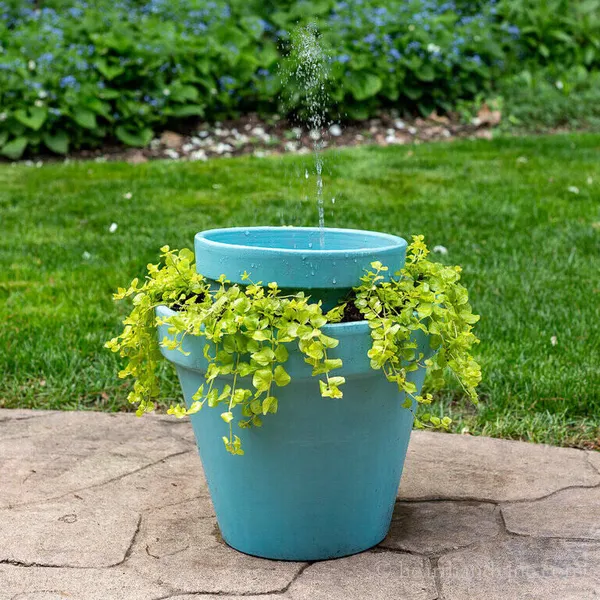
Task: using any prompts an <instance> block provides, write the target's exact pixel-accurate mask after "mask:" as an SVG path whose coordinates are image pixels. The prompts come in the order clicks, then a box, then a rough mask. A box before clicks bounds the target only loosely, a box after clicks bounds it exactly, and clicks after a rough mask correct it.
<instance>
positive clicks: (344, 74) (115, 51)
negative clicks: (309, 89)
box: [0, 0, 501, 158]
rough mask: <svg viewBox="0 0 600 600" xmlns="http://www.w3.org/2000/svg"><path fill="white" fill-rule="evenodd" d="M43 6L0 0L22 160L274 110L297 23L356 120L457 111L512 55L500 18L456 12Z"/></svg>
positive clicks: (167, 0) (16, 151)
mask: <svg viewBox="0 0 600 600" xmlns="http://www.w3.org/2000/svg"><path fill="white" fill-rule="evenodd" d="M32 6H33V5H32V3H31V2H25V3H23V2H15V1H13V2H6V1H4V2H0V15H1V17H2V18H1V19H0V46H1V48H2V50H1V51H2V62H1V64H0V98H1V106H2V109H1V111H0V148H1V152H2V153H3V154H4V155H5V156H8V157H11V158H17V157H19V156H20V155H21V154H22V153H23V151H24V150H25V149H26V148H27V147H28V148H29V149H30V150H31V151H37V150H40V149H42V148H44V147H45V148H48V149H50V150H52V151H54V152H58V153H65V152H67V151H68V150H69V149H70V148H77V147H80V146H82V145H87V146H93V145H97V144H99V143H100V142H102V141H103V140H106V139H107V138H108V139H110V138H117V139H118V140H120V141H121V142H123V143H125V144H129V145H132V146H141V145H144V144H146V143H148V141H149V140H150V139H151V137H152V135H153V133H154V131H155V130H156V129H157V128H160V127H163V126H164V125H165V124H166V123H167V122H169V121H170V120H173V119H182V118H186V117H191V116H194V117H196V116H203V117H205V118H207V119H216V118H223V117H232V116H236V115H238V114H239V113H241V112H245V111H249V110H259V111H270V112H273V111H275V110H277V108H278V93H279V91H280V90H279V88H280V81H279V74H278V72H277V63H278V61H279V59H280V58H281V53H282V52H284V53H285V52H286V39H288V37H289V35H288V33H287V32H289V31H290V30H291V29H292V28H293V27H294V26H295V24H296V23H297V22H300V23H301V22H308V21H314V22H316V23H317V24H319V25H320V27H321V29H322V30H323V31H326V33H325V34H324V35H323V43H324V45H325V46H326V47H329V48H331V50H330V52H331V57H332V64H331V87H332V92H331V93H332V96H333V98H334V99H335V100H337V102H338V103H339V106H340V109H341V111H342V113H347V114H348V116H350V117H353V118H356V117H365V116H369V115H371V114H373V113H374V112H375V111H376V110H377V109H379V108H380V107H381V106H384V105H395V106H405V107H409V108H413V107H415V106H418V107H420V109H421V110H422V111H423V112H427V111H430V110H431V109H433V108H435V107H436V106H437V107H441V108H443V109H444V108H449V107H450V106H451V105H452V103H453V102H454V101H455V100H456V99H457V98H461V97H468V96H469V95H472V94H474V93H475V92H476V91H478V90H481V89H482V88H483V89H485V88H486V87H487V86H489V84H490V82H491V80H492V77H493V72H494V69H495V68H496V67H497V66H498V64H499V60H500V59H501V48H500V45H499V44H498V43H497V42H495V41H493V36H490V35H489V32H488V31H487V28H489V27H491V26H492V25H491V24H490V18H489V17H490V16H491V15H490V14H488V13H484V14H482V15H477V16H475V17H471V16H464V17H461V16H460V15H461V13H460V11H457V10H455V7H454V4H453V3H452V2H446V3H445V4H442V5H438V4H437V3H435V2H430V1H427V0H412V1H411V2H409V3H404V2H401V1H399V0H391V1H390V2H388V3H387V4H386V6H383V7H382V6H380V5H379V3H377V2H374V1H371V0H365V1H361V0H348V1H341V2H337V1H334V0H320V1H314V2H313V1H311V2H308V1H304V2H290V1H285V0H283V1H277V2H274V1H272V2H267V3H258V2H256V1H254V2H242V1H241V0H235V1H233V2H225V1H224V0H214V1H211V2H204V1H201V0H176V1H173V0H151V1H150V2H147V3H142V2H139V1H136V0H121V2H118V3H115V4H113V3H110V2H107V1H106V0H104V1H99V2H95V3H93V4H92V3H90V4H87V3H85V2H83V1H81V0H76V1H75V2H58V1H56V0H55V1H54V2H48V3H46V4H44V7H43V8H41V9H34V8H33V7H32ZM301 102H302V100H301V98H300V97H298V98H297V104H298V105H299V104H301ZM288 108H289V109H290V110H295V109H296V108H298V106H297V105H294V103H292V105H289V106H288Z"/></svg>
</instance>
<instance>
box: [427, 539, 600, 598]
mask: <svg viewBox="0 0 600 600" xmlns="http://www.w3.org/2000/svg"><path fill="white" fill-rule="evenodd" d="M438 571H439V578H440V581H441V592H442V594H443V598H444V600H473V599H474V598H485V600H516V599H524V600H525V599H526V600H547V599H548V600H549V599H552V600H558V599H560V600H588V599H592V598H598V596H599V595H600V545H598V544H590V543H586V542H575V541H566V540H556V539H531V538H511V539H506V540H503V541H494V542H484V543H483V544H479V545H477V546H473V547H471V548H467V549H465V550H458V551H457V552H454V553H450V554H448V555H446V556H442V558H440V560H439V563H438Z"/></svg>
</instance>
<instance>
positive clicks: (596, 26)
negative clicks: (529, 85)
mask: <svg viewBox="0 0 600 600" xmlns="http://www.w3.org/2000/svg"><path fill="white" fill-rule="evenodd" d="M498 15H499V17H500V19H501V20H502V22H504V23H510V24H511V25H510V27H511V28H513V31H515V32H517V33H518V40H519V41H518V43H516V44H514V45H512V47H511V48H509V50H512V51H513V52H512V54H513V56H512V57H511V58H512V60H513V61H514V64H515V65H519V64H520V65H522V64H523V63H524V62H525V63H529V64H530V65H531V64H535V65H542V66H545V65H554V66H556V67H560V68H562V69H566V68H569V67H573V66H576V65H583V66H586V67H587V68H593V67H595V68H597V67H600V0H533V1H529V2H527V1H525V0H501V2H500V3H499V5H498Z"/></svg>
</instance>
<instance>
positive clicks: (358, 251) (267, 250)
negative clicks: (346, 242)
mask: <svg viewBox="0 0 600 600" xmlns="http://www.w3.org/2000/svg"><path fill="white" fill-rule="evenodd" d="M322 230H323V231H325V232H332V233H346V234H350V235H360V236H363V237H364V236H367V237H370V238H372V239H379V240H386V241H389V244H388V245H386V246H367V247H364V248H355V249H352V248H348V249H343V250H336V249H329V250H328V249H326V248H323V249H321V248H271V247H269V246H248V245H244V244H235V243H228V242H221V241H216V240H214V239H211V238H212V236H218V235H219V234H221V233H231V232H243V233H245V232H246V231H254V232H268V231H288V232H290V233H293V232H294V231H304V232H311V233H316V234H319V233H320V232H321V231H322ZM194 240H195V241H196V242H197V243H200V244H202V245H203V246H204V247H206V248H213V249H215V250H225V251H227V250H231V249H234V248H235V249H236V250H238V249H239V250H244V251H252V252H260V253H261V254H271V255H277V256H281V255H287V256H306V255H307V254H309V255H310V256H311V257H329V256H331V255H333V256H340V255H344V256H346V255H351V256H359V257H360V256H368V255H370V254H374V253H377V254H379V253H386V252H390V251H393V250H398V249H403V248H406V247H407V246H408V242H407V241H406V240H405V239H404V238H402V237H400V236H397V235H393V234H391V233H382V232H379V231H370V230H368V229H345V228H340V227H324V228H323V229H321V228H320V227H288V226H281V227H275V226H260V227H221V228H216V229H206V230H204V231H199V232H198V233H196V235H195V236H194Z"/></svg>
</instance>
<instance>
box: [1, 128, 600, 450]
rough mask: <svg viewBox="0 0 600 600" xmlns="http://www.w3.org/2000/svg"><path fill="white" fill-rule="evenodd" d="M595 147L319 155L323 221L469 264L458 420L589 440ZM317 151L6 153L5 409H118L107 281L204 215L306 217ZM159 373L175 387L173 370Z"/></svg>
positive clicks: (461, 145)
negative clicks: (469, 343)
mask: <svg viewBox="0 0 600 600" xmlns="http://www.w3.org/2000/svg"><path fill="white" fill-rule="evenodd" d="M599 159H600V135H569V136H566V135H565V136H554V137H540V138H521V139H502V140H498V141H494V142H487V141H478V142H469V141H464V142H454V143H448V144H435V145H420V146H413V147H411V148H408V147H390V148H371V147H365V148H360V149H353V150H346V151H341V152H335V153H329V154H327V155H326V171H327V173H326V177H325V204H326V214H325V218H326V224H327V225H328V226H336V227H354V228H365V229H374V230H380V231H386V232H390V233H394V234H399V235H402V236H404V237H409V236H410V235H412V234H416V233H423V234H425V236H426V241H427V242H428V244H429V245H430V247H433V246H435V245H443V246H445V247H446V248H447V249H448V254H447V255H445V256H442V255H437V256H438V257H439V259H440V260H443V261H445V262H448V263H455V264H460V265H462V266H463V267H464V280H465V282H466V284H467V285H468V287H469V289H470V293H471V300H472V304H473V306H474V309H475V311H476V312H478V313H479V314H481V315H482V319H481V321H480V323H479V324H478V326H477V332H478V335H479V337H480V338H481V344H480V345H479V346H478V347H477V357H478V359H479V360H480V361H481V363H482V366H483V382H482V385H481V397H482V404H481V405H480V407H479V409H475V408H473V407H471V406H468V405H466V404H465V402H463V400H462V399H461V397H460V394H459V392H458V388H456V389H448V390H446V391H445V392H443V393H438V394H437V396H438V399H439V404H443V405H444V406H445V410H446V411H447V413H448V414H450V416H452V417H453V418H454V419H455V429H456V430H458V431H461V430H462V429H463V428H468V429H469V430H470V431H471V432H472V433H476V434H485V435H493V436H502V437H510V438H522V439H527V440H531V441H537V442H549V443H554V444H564V445H574V446H583V447H596V448H598V447H600V432H599V415H600V160H599ZM311 166H312V158H311V157H310V156H296V157H277V158H269V159H257V158H243V159H229V160H227V159H223V160H213V161H210V162H208V163H174V162H173V163H172V162H152V163H147V164H143V165H137V166H131V165H127V164H121V163H112V164H110V163H109V164H97V163H79V164H70V165H63V164H56V165H48V166H43V167H42V168H39V169H36V168H31V167H25V166H17V167H12V166H10V165H2V166H0V222H1V224H2V233H3V235H2V238H1V239H0V302H2V304H3V310H2V311H1V313H0V373H1V374H2V376H1V377H0V406H4V407H35V408H65V409H75V408H86V409H100V410H123V409H127V408H128V406H127V404H126V401H125V396H126V393H127V388H128V385H129V384H128V383H127V382H123V381H121V380H119V379H118V378H117V376H116V373H117V370H118V364H117V360H116V358H115V356H114V355H113V354H112V353H110V352H108V351H106V350H104V349H103V347H102V344H103V342H104V341H105V340H106V339H107V338H109V337H111V336H113V335H114V334H115V333H116V332H117V331H118V330H119V324H120V319H121V318H122V317H123V316H124V314H125V311H126V310H127V307H126V306H118V305H115V304H114V303H113V302H112V299H111V293H112V292H113V291H114V289H115V288H116V287H117V286H118V285H124V284H125V283H127V282H128V281H130V280H131V279H132V278H133V277H134V276H140V275H143V273H144V270H145V266H146V264H147V263H148V262H151V261H154V262H155V261H156V258H157V255H158V251H159V248H160V247H161V246H162V245H163V244H169V245H171V246H172V247H183V246H188V247H192V243H193V236H194V233H195V232H196V231H199V230H201V229H208V228H211V227H224V226H250V225H284V224H285V225H314V224H315V223H316V222H317V209H316V202H315V200H314V188H315V182H314V178H313V177H312V176H311V177H309V178H308V179H307V178H306V177H305V170H306V169H309V170H310V169H311ZM571 186H575V188H577V190H578V192H579V193H575V191H576V190H574V188H572V187H571ZM570 187H571V190H572V191H569V188H570ZM128 193H131V198H128V197H126V195H128ZM332 197H335V203H333V202H332ZM113 222H115V223H117V224H118V229H117V230H116V231H115V232H114V233H109V227H110V225H111V223H113ZM553 340H554V342H555V343H553ZM164 378H165V394H166V396H167V398H172V397H173V396H174V395H176V394H177V393H178V388H177V384H176V382H175V378H174V376H173V374H172V373H171V372H170V371H169V369H168V368H167V367H166V368H165V375H164Z"/></svg>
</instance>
